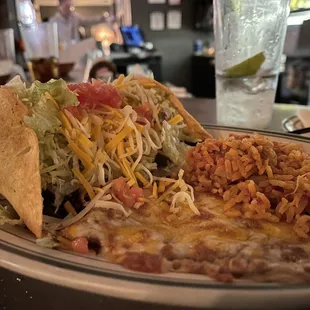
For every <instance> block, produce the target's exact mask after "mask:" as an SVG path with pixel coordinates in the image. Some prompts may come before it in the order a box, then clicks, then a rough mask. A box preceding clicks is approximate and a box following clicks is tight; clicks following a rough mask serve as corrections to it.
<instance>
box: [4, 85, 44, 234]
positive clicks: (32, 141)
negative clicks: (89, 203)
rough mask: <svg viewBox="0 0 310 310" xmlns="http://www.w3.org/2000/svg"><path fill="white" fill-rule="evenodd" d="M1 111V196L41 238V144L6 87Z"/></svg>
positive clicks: (21, 109)
mask: <svg viewBox="0 0 310 310" xmlns="http://www.w3.org/2000/svg"><path fill="white" fill-rule="evenodd" d="M0 110H1V113H0V163H1V164H0V194H2V195H3V196H4V197H5V198H6V199H7V200H8V201H9V202H10V203H11V205H12V206H13V207H14V209H15V210H16V212H17V213H18V215H19V216H20V217H21V219H22V220H23V221H24V223H25V225H26V226H27V227H28V228H29V229H30V230H31V231H32V232H33V233H34V234H35V235H36V237H37V238H40V237H41V233H42V216H43V200H42V195H41V177H40V162H39V142H38V139H37V136H36V134H35V132H34V131H33V130H32V129H30V128H28V127H27V126H26V125H25V123H24V116H25V115H26V114H27V113H28V109H27V108H26V106H24V105H23V104H22V103H21V102H20V100H18V98H17V96H16V95H14V94H13V93H12V92H11V91H9V90H8V89H6V88H4V87H1V88H0Z"/></svg>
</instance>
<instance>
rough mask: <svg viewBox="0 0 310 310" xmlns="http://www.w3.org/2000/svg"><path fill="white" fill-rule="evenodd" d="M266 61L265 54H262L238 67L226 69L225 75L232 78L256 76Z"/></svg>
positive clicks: (241, 63)
mask: <svg viewBox="0 0 310 310" xmlns="http://www.w3.org/2000/svg"><path fill="white" fill-rule="evenodd" d="M265 59H266V58H265V55H264V52H260V53H258V54H256V55H254V56H252V57H250V58H248V59H246V60H244V61H242V62H240V63H239V64H237V65H234V66H232V67H230V68H227V69H225V73H226V74H227V75H228V76H231V77H236V76H249V75H255V74H256V73H257V71H258V70H259V69H260V67H261V65H262V64H263V62H264V61H265Z"/></svg>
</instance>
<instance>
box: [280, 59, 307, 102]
mask: <svg viewBox="0 0 310 310" xmlns="http://www.w3.org/2000/svg"><path fill="white" fill-rule="evenodd" d="M308 71H309V67H308V65H307V64H305V63H303V62H302V61H295V62H293V63H291V64H290V65H289V67H288V70H287V79H286V89H285V92H284V93H285V94H284V95H285V97H286V98H287V99H288V100H289V102H290V103H297V104H302V105H306V104H307V103H308V93H309V83H308V81H307V72H308Z"/></svg>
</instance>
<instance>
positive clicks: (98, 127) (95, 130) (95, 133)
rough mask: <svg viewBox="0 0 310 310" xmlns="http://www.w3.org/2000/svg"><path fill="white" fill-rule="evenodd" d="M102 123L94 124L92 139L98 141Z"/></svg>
mask: <svg viewBox="0 0 310 310" xmlns="http://www.w3.org/2000/svg"><path fill="white" fill-rule="evenodd" d="M101 128H102V125H95V126H94V127H93V130H92V138H93V140H94V141H99V140H100V136H101Z"/></svg>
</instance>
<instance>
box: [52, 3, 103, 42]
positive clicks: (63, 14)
mask: <svg viewBox="0 0 310 310" xmlns="http://www.w3.org/2000/svg"><path fill="white" fill-rule="evenodd" d="M58 3H59V5H58V12H57V13H56V14H55V15H54V16H53V17H52V18H51V19H50V21H51V22H55V23H57V26H58V38H59V42H60V43H62V44H69V43H72V42H76V41H79V40H80V34H79V27H81V26H85V25H87V24H89V25H91V24H95V23H100V22H104V21H105V20H106V18H105V17H104V16H96V17H90V18H83V17H82V16H80V15H78V14H77V13H75V12H74V9H73V1H72V0H58Z"/></svg>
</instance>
